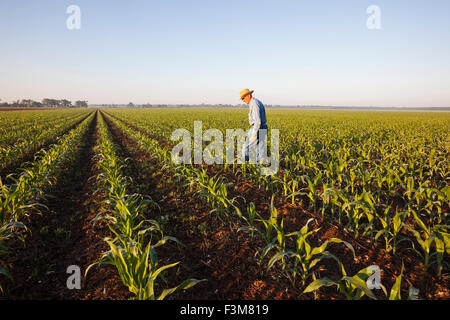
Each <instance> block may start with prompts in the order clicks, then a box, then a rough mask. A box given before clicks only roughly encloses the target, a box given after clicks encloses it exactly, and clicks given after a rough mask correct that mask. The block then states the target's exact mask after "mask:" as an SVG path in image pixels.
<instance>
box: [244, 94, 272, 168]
mask: <svg viewBox="0 0 450 320" xmlns="http://www.w3.org/2000/svg"><path fill="white" fill-rule="evenodd" d="M253 92H254V91H253V90H252V91H250V90H249V89H244V90H242V91H241V94H240V96H241V100H242V101H244V102H245V103H246V104H248V107H249V113H248V123H249V124H250V130H249V131H248V134H247V139H246V140H245V143H244V146H243V148H242V158H243V159H245V162H248V161H249V160H250V154H251V153H252V152H255V159H254V158H253V156H252V163H253V162H256V163H257V164H259V162H260V160H261V159H263V157H264V155H265V154H264V151H265V150H264V147H265V146H264V143H265V140H266V136H267V119H266V108H265V107H264V105H263V103H262V102H261V101H259V100H258V99H256V98H254V97H253V95H252V94H253Z"/></svg>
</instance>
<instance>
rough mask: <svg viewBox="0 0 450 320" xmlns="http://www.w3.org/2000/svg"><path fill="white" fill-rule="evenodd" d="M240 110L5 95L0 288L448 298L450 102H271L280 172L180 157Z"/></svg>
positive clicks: (0, 130) (39, 295)
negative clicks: (311, 106) (12, 104)
mask: <svg viewBox="0 0 450 320" xmlns="http://www.w3.org/2000/svg"><path fill="white" fill-rule="evenodd" d="M247 112H248V111H247V110H245V109H112V108H111V109H99V110H94V109H71V110H63V109H61V110H42V111H36V110H34V111H4V112H0V159H1V162H0V179H1V182H0V192H1V193H0V197H1V198H0V289H1V296H0V299H48V298H56V299H129V298H133V299H256V300H259V299H297V300H312V299H349V300H358V299H378V300H386V299H391V300H398V299H449V298H450V279H449V275H450V259H449V253H450V230H449V228H450V227H449V226H450V224H449V222H450V220H449V203H450V186H449V182H450V181H449V173H450V162H449V155H450V113H447V112H428V113H426V112H422V113H421V112H388V111H384V112H380V111H323V110H322V111H312V110H311V111H306V110H274V109H268V110H267V116H268V125H269V139H268V141H269V142H270V141H271V140H270V130H271V129H278V130H279V138H280V143H279V154H280V166H279V170H278V172H277V173H276V174H274V175H262V174H260V169H259V168H257V167H256V166H255V165H251V164H245V165H242V164H238V163H236V162H234V163H226V164H225V165H221V164H213V165H206V164H192V165H191V164H175V163H174V162H173V161H172V154H171V153H172V148H173V147H174V145H176V144H177V143H178V141H172V140H171V135H172V133H173V132H174V131H175V130H176V129H179V128H184V129H187V130H189V131H190V132H192V133H194V121H202V129H203V131H205V130H208V129H212V128H214V129H219V130H220V131H221V132H222V133H223V135H224V137H225V136H226V130H227V129H238V128H241V129H244V130H246V129H247V126H248V123H247V119H248V117H247ZM207 145H208V143H207V142H206V143H204V145H203V146H202V147H205V146H207ZM268 150H269V152H270V146H269V148H268ZM77 268H79V270H81V278H80V281H79V283H77V280H76V278H73V277H71V274H72V271H73V270H77ZM71 270H72V271H71ZM378 270H379V274H378ZM74 274H75V275H76V272H75V273H74ZM74 279H75V280H74ZM374 279H375V280H374ZM377 279H380V280H381V285H378V282H377V281H378V280H377ZM368 284H373V285H374V286H375V287H371V286H370V285H368Z"/></svg>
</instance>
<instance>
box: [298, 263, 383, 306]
mask: <svg viewBox="0 0 450 320" xmlns="http://www.w3.org/2000/svg"><path fill="white" fill-rule="evenodd" d="M339 264H340V267H341V272H342V277H341V278H340V279H339V280H337V281H335V280H331V279H329V278H326V277H325V278H322V279H316V280H314V281H312V282H311V283H310V284H309V285H308V286H307V287H306V289H305V290H303V293H308V292H314V291H316V290H318V289H320V288H321V287H330V286H336V287H337V290H338V291H339V292H340V293H341V294H343V295H344V296H345V298H346V299H347V300H360V299H361V298H362V297H363V296H365V295H367V296H368V297H369V298H370V299H373V300H376V299H377V298H376V296H375V295H374V293H373V292H372V291H371V290H370V289H369V288H368V287H367V284H366V281H367V279H368V278H369V277H370V276H371V275H372V271H371V270H370V267H367V268H364V269H362V270H360V271H359V272H358V273H357V274H356V275H354V276H353V277H349V276H347V273H346V271H345V269H344V266H343V265H342V263H339Z"/></svg>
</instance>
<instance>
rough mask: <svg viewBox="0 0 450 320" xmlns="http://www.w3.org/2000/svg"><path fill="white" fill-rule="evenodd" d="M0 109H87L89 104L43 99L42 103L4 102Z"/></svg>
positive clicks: (30, 101)
mask: <svg viewBox="0 0 450 320" xmlns="http://www.w3.org/2000/svg"><path fill="white" fill-rule="evenodd" d="M0 107H3V108H87V107H88V102H87V101H82V100H80V101H75V102H74V103H72V101H69V100H66V99H62V100H58V99H48V98H45V99H42V101H41V102H39V101H34V100H31V99H22V100H17V101H13V102H11V103H8V102H2V103H0Z"/></svg>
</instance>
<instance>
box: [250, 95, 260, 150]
mask: <svg viewBox="0 0 450 320" xmlns="http://www.w3.org/2000/svg"><path fill="white" fill-rule="evenodd" d="M250 107H251V109H252V110H251V113H252V116H253V130H252V135H251V136H250V142H252V143H253V142H255V141H256V137H257V134H258V130H259V128H260V127H261V118H260V117H259V106H258V103H257V102H256V101H255V100H252V102H251V105H250Z"/></svg>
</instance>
